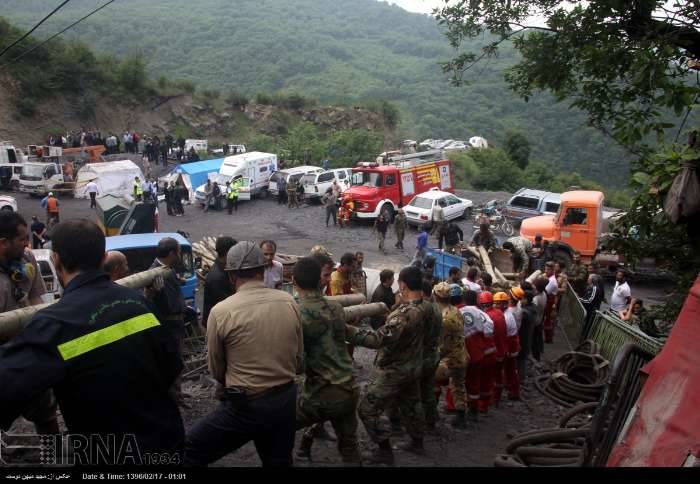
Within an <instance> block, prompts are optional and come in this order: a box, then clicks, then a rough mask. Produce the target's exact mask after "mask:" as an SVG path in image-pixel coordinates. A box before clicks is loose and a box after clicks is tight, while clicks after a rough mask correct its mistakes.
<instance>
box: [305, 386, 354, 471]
mask: <svg viewBox="0 0 700 484" xmlns="http://www.w3.org/2000/svg"><path fill="white" fill-rule="evenodd" d="M359 398H360V394H359V391H358V390H357V388H353V389H352V390H350V389H348V388H343V387H339V386H337V385H329V386H327V387H325V388H323V389H321V390H320V391H319V392H318V393H317V394H315V395H314V397H313V398H304V395H303V394H301V395H300V397H299V400H298V401H297V418H296V421H297V423H296V425H297V429H302V428H305V427H308V428H307V429H306V431H305V432H304V439H305V440H309V441H313V427H312V426H313V425H314V424H322V423H323V422H326V421H328V420H330V422H331V425H332V426H333V430H335V435H336V436H337V437H338V451H339V452H340V455H341V456H342V457H343V460H344V461H352V462H358V461H359V455H360V454H359V450H358V447H357V416H356V413H355V409H356V408H357V401H358V400H359Z"/></svg>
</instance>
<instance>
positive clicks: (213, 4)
mask: <svg viewBox="0 0 700 484" xmlns="http://www.w3.org/2000/svg"><path fill="white" fill-rule="evenodd" d="M102 3H103V2H99V1H95V0H73V1H72V2H70V3H69V4H68V5H67V6H66V7H64V8H63V9H62V10H61V11H60V12H59V13H58V14H56V15H55V16H54V17H52V18H51V19H50V20H49V21H47V22H46V23H45V24H44V25H43V26H42V27H41V28H40V29H39V30H37V32H36V33H35V36H36V37H37V38H45V37H48V36H49V35H51V34H53V33H55V32H57V31H58V30H60V28H62V27H64V26H66V25H68V24H69V23H70V22H71V21H73V20H76V19H77V18H80V17H81V16H83V15H85V14H86V13H88V12H89V11H91V10H92V9H94V8H96V7H98V6H99V5H101V4H102ZM53 6H54V5H53V4H52V5H47V2H45V1H42V0H4V1H3V2H2V15H4V16H6V17H8V18H9V19H11V20H12V21H13V22H15V23H16V24H18V25H20V26H22V27H24V28H27V27H29V26H31V25H33V24H34V23H36V22H37V21H38V20H39V18H41V16H43V15H44V14H45V13H47V12H48V11H49V10H50V7H53ZM67 35H69V36H71V37H73V38H80V39H81V40H83V41H85V42H87V43H88V44H89V45H90V46H92V47H93V48H94V49H95V50H97V51H103V52H109V53H113V54H117V55H118V56H123V55H126V54H135V53H140V54H142V55H143V56H144V58H145V60H146V61H147V63H148V72H149V74H150V76H151V77H152V78H153V79H158V78H159V77H161V76H166V77H168V78H173V79H187V80H191V81H193V82H195V83H196V84H197V86H198V88H201V89H204V88H207V89H210V90H211V89H213V90H218V91H219V92H220V93H221V95H222V96H228V95H229V94H230V92H231V91H237V92H239V93H241V94H244V95H246V96H251V97H252V96H253V95H255V94H256V93H260V92H277V91H286V92H297V93H300V94H302V95H303V96H306V97H315V98H318V99H319V100H320V101H321V102H323V103H336V102H345V103H349V104H353V103H363V102H366V101H368V100H371V99H386V100H389V101H391V102H393V103H395V104H396V105H398V106H399V107H400V108H401V121H400V124H399V127H398V130H397V137H399V138H413V139H419V140H420V139H424V138H455V139H465V138H469V137H471V136H474V135H480V136H484V137H486V138H487V139H489V140H490V141H491V142H492V143H493V144H496V145H502V144H503V142H504V140H505V133H506V131H507V130H509V129H515V130H519V131H520V132H522V133H523V134H524V135H525V136H526V137H527V139H528V140H529V141H530V143H531V144H532V147H533V151H532V156H531V158H532V159H538V160H544V161H550V162H552V163H554V164H555V165H556V166H558V167H559V168H561V169H562V170H565V171H577V172H579V173H580V174H581V175H583V176H585V177H587V178H592V179H595V180H597V181H599V182H601V183H603V184H605V185H606V186H610V187H614V186H621V185H623V184H624V182H625V181H626V179H627V177H628V169H627V162H626V158H625V153H624V152H623V151H622V150H621V149H619V148H618V147H617V146H616V145H615V144H614V142H613V141H611V140H609V139H607V138H605V137H603V136H602V135H600V134H599V133H598V132H597V131H595V130H593V129H592V128H587V127H585V126H584V125H583V119H584V118H583V116H582V115H580V114H579V113H577V112H575V111H571V110H569V109H568V106H566V105H564V104H556V103H554V101H553V99H552V98H551V97H550V96H547V95H538V96H535V97H534V98H533V99H531V100H530V102H529V103H525V102H523V101H521V100H519V99H518V98H516V97H515V96H514V95H513V94H512V93H511V92H510V91H509V90H508V89H507V87H506V85H505V83H504V81H503V71H504V69H506V68H507V67H508V66H509V65H512V64H513V63H514V60H515V57H514V56H515V55H516V54H515V52H514V51H513V50H511V49H506V50H504V51H503V53H502V54H501V56H500V57H499V58H498V59H497V60H491V61H489V62H488V63H485V64H483V65H479V66H477V68H475V69H474V70H473V71H471V72H470V73H469V76H470V80H471V83H470V85H469V86H467V87H464V88H455V87H451V86H450V85H449V82H448V81H447V76H446V75H444V74H443V73H442V71H441V69H440V65H439V63H440V62H441V61H446V60H448V59H449V58H450V57H451V56H452V55H453V52H452V51H451V50H450V48H449V47H448V44H447V40H446V39H445V38H444V36H443V35H442V34H441V32H440V30H439V27H438V25H437V24H436V22H435V20H434V19H432V18H430V17H428V16H425V15H418V14H411V13H408V12H405V11H404V10H402V9H400V8H398V7H394V6H390V5H387V4H384V3H380V2H376V1H375V0H352V1H347V2H340V1H337V0H293V1H289V0H235V1H231V0H200V1H198V2H192V1H185V0H158V1H156V2H151V1H147V0H120V1H119V2H115V3H114V4H112V5H110V6H109V7H107V8H106V9H104V10H103V11H101V12H100V13H98V14H97V15H95V16H93V17H91V18H90V19H88V20H87V21H85V22H83V23H81V24H80V25H78V26H77V27H76V28H74V29H72V30H71V31H69V34H67Z"/></svg>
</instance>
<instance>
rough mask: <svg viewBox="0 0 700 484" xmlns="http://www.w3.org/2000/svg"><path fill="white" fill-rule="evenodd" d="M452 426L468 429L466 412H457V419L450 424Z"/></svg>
mask: <svg viewBox="0 0 700 484" xmlns="http://www.w3.org/2000/svg"><path fill="white" fill-rule="evenodd" d="M450 424H451V425H452V426H453V427H454V428H456V429H466V428H467V420H466V416H465V414H464V410H457V415H455V418H454V419H453V420H452V422H450Z"/></svg>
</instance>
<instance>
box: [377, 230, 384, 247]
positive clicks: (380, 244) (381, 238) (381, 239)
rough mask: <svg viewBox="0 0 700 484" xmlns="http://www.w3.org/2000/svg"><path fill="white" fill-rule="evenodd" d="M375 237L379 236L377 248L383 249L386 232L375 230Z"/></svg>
mask: <svg viewBox="0 0 700 484" xmlns="http://www.w3.org/2000/svg"><path fill="white" fill-rule="evenodd" d="M377 237H378V238H379V250H381V251H384V241H386V234H383V233H381V232H377Z"/></svg>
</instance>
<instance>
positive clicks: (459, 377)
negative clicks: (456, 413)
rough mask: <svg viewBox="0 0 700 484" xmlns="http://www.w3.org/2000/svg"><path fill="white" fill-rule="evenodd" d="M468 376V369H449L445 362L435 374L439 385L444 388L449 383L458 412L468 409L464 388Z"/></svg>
mask: <svg viewBox="0 0 700 484" xmlns="http://www.w3.org/2000/svg"><path fill="white" fill-rule="evenodd" d="M466 374H467V370H466V368H448V366H447V365H446V364H445V363H444V362H441V363H440V366H438V368H437V371H436V372H435V380H436V382H437V384H438V385H440V386H443V385H445V384H447V383H448V382H449V389H450V391H451V392H452V395H453V397H454V406H455V409H456V410H462V411H464V410H465V409H466V400H467V398H466V397H467V395H466V391H465V387H464V379H465V377H466ZM438 388H439V387H438Z"/></svg>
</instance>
